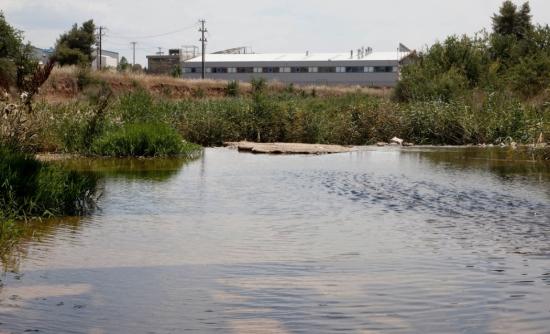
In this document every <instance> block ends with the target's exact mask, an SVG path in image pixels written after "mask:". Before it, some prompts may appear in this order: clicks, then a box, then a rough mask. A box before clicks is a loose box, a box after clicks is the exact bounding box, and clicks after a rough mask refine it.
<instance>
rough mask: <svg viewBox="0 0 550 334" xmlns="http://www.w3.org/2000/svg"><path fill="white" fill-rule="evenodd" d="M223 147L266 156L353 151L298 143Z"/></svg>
mask: <svg viewBox="0 0 550 334" xmlns="http://www.w3.org/2000/svg"><path fill="white" fill-rule="evenodd" d="M224 145H225V146H229V147H235V148H237V149H238V150H239V151H245V152H252V153H266V154H330V153H344V152H352V151H354V148H353V147H350V146H341V145H322V144H299V143H252V142H246V141H244V142H227V143H224Z"/></svg>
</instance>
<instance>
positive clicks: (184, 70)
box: [183, 67, 199, 73]
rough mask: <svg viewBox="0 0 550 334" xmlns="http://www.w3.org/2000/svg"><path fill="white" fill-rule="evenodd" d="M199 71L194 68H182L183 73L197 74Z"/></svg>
mask: <svg viewBox="0 0 550 334" xmlns="http://www.w3.org/2000/svg"><path fill="white" fill-rule="evenodd" d="M198 72H199V69H198V68H196V67H184V68H183V73H198Z"/></svg>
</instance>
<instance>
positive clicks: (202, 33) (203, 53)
mask: <svg viewBox="0 0 550 334" xmlns="http://www.w3.org/2000/svg"><path fill="white" fill-rule="evenodd" d="M199 22H200V23H201V28H200V29H199V32H200V33H201V39H200V40H199V41H200V42H201V43H202V75H201V77H202V78H203V79H204V74H205V72H206V71H205V69H206V68H205V66H204V65H205V60H206V58H205V57H206V42H207V40H206V38H205V37H204V34H205V33H207V32H208V30H207V29H206V28H205V27H204V25H205V24H206V20H200V21H199Z"/></svg>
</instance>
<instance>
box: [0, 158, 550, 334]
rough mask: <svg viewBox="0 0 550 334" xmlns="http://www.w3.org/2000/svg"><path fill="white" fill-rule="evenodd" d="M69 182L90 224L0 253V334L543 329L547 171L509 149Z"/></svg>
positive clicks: (226, 165) (173, 168)
mask: <svg viewBox="0 0 550 334" xmlns="http://www.w3.org/2000/svg"><path fill="white" fill-rule="evenodd" d="M70 165H71V168H75V169H78V170H84V171H90V170H94V171H97V172H99V173H101V175H103V176H104V181H103V185H102V191H103V194H102V196H101V198H100V201H99V203H98V208H97V210H95V211H94V212H93V213H92V214H91V215H90V216H88V217H84V218H66V219H61V220H52V221H47V222H44V223H43V224H40V225H39V226H37V227H35V228H33V229H32V233H31V234H32V235H29V236H28V237H27V238H26V241H25V242H23V243H22V245H20V247H18V249H17V251H15V252H13V253H11V254H4V256H3V258H4V265H5V266H6V268H7V269H8V271H7V272H6V273H5V274H4V275H3V276H2V277H1V279H2V281H1V283H2V288H0V332H7V333H12V332H13V333H21V332H25V331H27V332H29V331H36V332H39V333H181V332H184V331H197V332H223V333H226V332H233V333H257V332H277V333H325V332H326V333H334V332H350V333H382V332H383V333H428V332H434V333H548V328H550V168H549V167H548V165H544V164H537V163H533V162H529V161H516V160H514V161H512V160H511V159H509V155H508V154H507V151H505V150H500V149H495V150H481V149H476V148H470V149H450V148H447V149H444V148H440V149H411V150H403V151H401V150H394V149H388V148H384V149H364V150H360V151H358V152H354V153H349V154H348V153H346V154H337V155H326V156H265V155H252V154H246V153H238V152H236V151H233V150H229V149H207V150H206V152H205V154H204V155H203V157H201V158H200V159H198V160H196V161H193V162H190V163H185V162H183V161H170V160H165V161H150V160H127V161H112V160H101V161H76V162H71V163H70Z"/></svg>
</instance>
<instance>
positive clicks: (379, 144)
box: [376, 141, 388, 147]
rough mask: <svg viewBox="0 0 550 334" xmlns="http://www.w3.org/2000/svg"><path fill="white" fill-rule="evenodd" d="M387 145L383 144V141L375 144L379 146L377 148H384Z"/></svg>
mask: <svg viewBox="0 0 550 334" xmlns="http://www.w3.org/2000/svg"><path fill="white" fill-rule="evenodd" d="M387 145H388V143H384V142H383V141H381V142H378V143H376V146H379V147H384V146H387Z"/></svg>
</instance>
